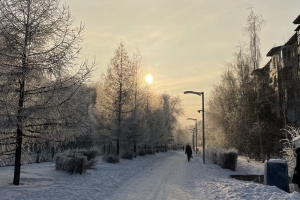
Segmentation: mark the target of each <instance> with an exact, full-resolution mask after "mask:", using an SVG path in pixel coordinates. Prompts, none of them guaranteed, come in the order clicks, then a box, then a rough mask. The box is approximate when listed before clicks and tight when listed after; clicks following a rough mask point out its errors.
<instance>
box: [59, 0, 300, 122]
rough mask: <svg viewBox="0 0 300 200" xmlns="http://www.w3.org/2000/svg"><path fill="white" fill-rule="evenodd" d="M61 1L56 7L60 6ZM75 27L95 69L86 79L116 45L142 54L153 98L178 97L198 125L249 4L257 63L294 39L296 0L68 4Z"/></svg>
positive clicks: (72, 0) (74, 0) (101, 69)
mask: <svg viewBox="0 0 300 200" xmlns="http://www.w3.org/2000/svg"><path fill="white" fill-rule="evenodd" d="M63 2H64V1H62V3H63ZM65 3H66V4H67V5H69V6H70V11H71V13H72V14H73V15H74V17H75V23H74V24H75V25H76V24H79V23H80V22H82V23H84V24H85V32H84V41H83V43H82V47H83V51H82V53H83V55H84V56H85V57H86V58H88V59H89V60H90V61H92V60H94V58H95V60H96V63H97V66H96V69H95V71H94V73H93V76H92V81H93V82H96V81H97V80H99V77H100V74H101V73H105V72H106V69H107V66H108V63H109V61H110V59H111V58H112V57H113V55H114V52H115V50H116V48H117V47H118V45H119V44H120V42H122V43H123V44H124V46H125V49H126V50H127V52H128V53H129V54H133V53H134V52H135V50H136V48H139V49H140V51H141V56H142V58H143V70H144V73H145V74H147V73H150V74H152V76H153V83H152V84H151V87H153V89H154V90H155V91H157V92H160V93H163V92H167V93H169V94H171V95H179V96H180V98H181V99H182V101H183V102H182V105H183V107H184V109H185V116H184V117H183V118H182V119H181V121H182V123H183V124H184V125H188V124H189V125H190V124H193V121H187V120H186V118H187V117H189V118H198V119H201V115H199V113H198V112H197V110H199V109H201V98H199V97H198V96H196V95H184V94H183V92H184V91H186V90H193V91H198V92H204V94H205V101H207V100H208V99H209V95H210V92H211V90H212V88H213V85H215V84H217V83H218V81H219V78H220V74H221V72H222V68H223V67H224V62H230V61H231V60H232V58H233V54H234V52H235V51H236V50H237V46H238V45H239V44H240V43H243V42H248V38H247V35H246V34H245V32H244V31H243V29H244V28H245V26H246V20H247V16H248V14H249V12H250V11H249V9H247V8H248V7H249V5H250V6H252V7H253V8H254V12H255V13H256V14H261V15H262V17H263V18H264V19H265V20H266V21H267V23H266V24H265V26H264V27H263V28H262V31H261V34H260V37H261V38H260V40H261V53H262V61H261V63H260V64H261V67H263V66H264V64H266V63H267V61H268V58H267V57H266V54H267V52H268V51H269V50H270V49H271V48H272V47H274V46H276V45H281V44H284V43H285V42H286V41H287V40H288V39H289V38H290V37H291V36H292V34H293V33H294V29H295V28H296V26H295V25H294V24H293V23H292V22H293V21H294V19H296V17H297V16H298V15H299V14H300V12H299V8H300V1H299V0H263V1H262V0H226V1H225V0H222V1H220V0H189V1H186V0H151V1H149V0H148V1H146V0H109V1H108V0H85V1H82V0H66V1H65Z"/></svg>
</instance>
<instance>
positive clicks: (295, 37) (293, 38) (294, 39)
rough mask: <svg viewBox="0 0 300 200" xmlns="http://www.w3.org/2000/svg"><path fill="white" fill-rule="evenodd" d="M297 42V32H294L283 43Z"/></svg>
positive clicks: (291, 43)
mask: <svg viewBox="0 0 300 200" xmlns="http://www.w3.org/2000/svg"><path fill="white" fill-rule="evenodd" d="M295 42H297V33H294V34H293V36H292V37H291V38H290V39H289V40H288V41H287V42H286V43H285V44H284V45H293V43H295Z"/></svg>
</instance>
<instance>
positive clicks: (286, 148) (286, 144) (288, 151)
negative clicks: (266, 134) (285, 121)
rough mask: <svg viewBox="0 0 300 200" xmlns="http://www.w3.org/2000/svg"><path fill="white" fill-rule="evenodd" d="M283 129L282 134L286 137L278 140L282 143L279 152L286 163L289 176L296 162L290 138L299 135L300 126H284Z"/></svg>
mask: <svg viewBox="0 0 300 200" xmlns="http://www.w3.org/2000/svg"><path fill="white" fill-rule="evenodd" d="M283 131H284V134H286V139H283V140H280V142H282V143H283V150H282V152H281V153H282V155H283V158H284V159H285V160H286V162H287V164H288V171H289V176H290V177H292V175H293V172H294V168H295V164H296V157H295V147H294V146H293V144H292V140H293V139H294V138H295V137H297V136H299V135H300V128H294V127H290V126H286V128H285V129H283Z"/></svg>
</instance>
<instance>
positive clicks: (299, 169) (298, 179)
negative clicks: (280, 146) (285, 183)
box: [292, 148, 300, 186]
mask: <svg viewBox="0 0 300 200" xmlns="http://www.w3.org/2000/svg"><path fill="white" fill-rule="evenodd" d="M292 182H293V183H296V184H298V186H300V148H297V149H296V167H295V172H294V175H293V181H292Z"/></svg>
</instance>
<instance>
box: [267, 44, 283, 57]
mask: <svg viewBox="0 0 300 200" xmlns="http://www.w3.org/2000/svg"><path fill="white" fill-rule="evenodd" d="M281 47H282V46H277V47H273V48H272V49H271V50H270V51H269V52H268V53H267V56H273V55H274V54H275V53H276V52H277V51H279V49H280V48H281Z"/></svg>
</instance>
